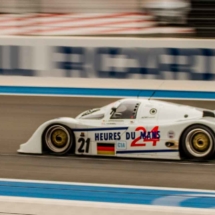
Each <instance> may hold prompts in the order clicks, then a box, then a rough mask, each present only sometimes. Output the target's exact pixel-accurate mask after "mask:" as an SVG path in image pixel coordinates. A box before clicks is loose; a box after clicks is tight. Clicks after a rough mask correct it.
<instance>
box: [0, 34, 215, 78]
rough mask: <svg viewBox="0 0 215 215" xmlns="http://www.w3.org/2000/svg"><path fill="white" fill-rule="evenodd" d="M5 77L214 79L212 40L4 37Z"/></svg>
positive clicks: (0, 54)
mask: <svg viewBox="0 0 215 215" xmlns="http://www.w3.org/2000/svg"><path fill="white" fill-rule="evenodd" d="M0 75H9V76H10V75H18V76H38V77H67V78H74V77H82V78H111V79H112V78H114V79H115V78H120V79H159V80H174V79H175V80H215V43H214V40H213V39H211V40H210V39H208V40H205V39H204V40H201V39H159V38H155V39H147V38H100V37H95V38H90V37H9V36H7V37H0Z"/></svg>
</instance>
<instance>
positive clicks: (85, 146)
mask: <svg viewBox="0 0 215 215" xmlns="http://www.w3.org/2000/svg"><path fill="white" fill-rule="evenodd" d="M78 142H79V143H81V145H80V147H79V148H78V152H79V153H89V148H90V138H87V139H86V140H85V139H84V138H83V137H80V138H79V139H78Z"/></svg>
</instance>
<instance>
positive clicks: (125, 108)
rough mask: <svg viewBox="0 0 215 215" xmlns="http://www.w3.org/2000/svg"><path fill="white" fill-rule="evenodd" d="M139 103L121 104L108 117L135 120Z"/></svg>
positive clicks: (128, 102) (133, 101)
mask: <svg viewBox="0 0 215 215" xmlns="http://www.w3.org/2000/svg"><path fill="white" fill-rule="evenodd" d="M139 106H140V103H139V102H137V101H135V100H131V101H125V102H122V103H121V104H120V105H119V106H118V107H117V108H116V111H114V113H113V114H112V116H111V117H110V118H111V119H136V116H137V111H138V108H139Z"/></svg>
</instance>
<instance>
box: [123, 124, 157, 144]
mask: <svg viewBox="0 0 215 215" xmlns="http://www.w3.org/2000/svg"><path fill="white" fill-rule="evenodd" d="M135 131H140V134H139V136H138V137H136V132H126V140H129V139H133V141H132V143H131V147H138V146H146V142H152V146H156V145H157V142H158V141H159V140H160V131H159V127H158V126H155V127H154V128H153V129H152V130H151V131H147V130H146V128H144V127H141V126H140V127H137V128H136V129H135ZM140 140H142V142H139V141H140Z"/></svg>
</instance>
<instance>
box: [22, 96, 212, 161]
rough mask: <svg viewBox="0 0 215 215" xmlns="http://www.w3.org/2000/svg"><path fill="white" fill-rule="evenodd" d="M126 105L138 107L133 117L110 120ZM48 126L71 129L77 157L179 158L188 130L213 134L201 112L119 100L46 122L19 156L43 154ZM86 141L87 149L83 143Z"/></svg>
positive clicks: (206, 118) (208, 120) (187, 108)
mask: <svg viewBox="0 0 215 215" xmlns="http://www.w3.org/2000/svg"><path fill="white" fill-rule="evenodd" d="M125 103H132V104H136V103H137V104H139V105H138V107H137V108H136V106H135V111H136V112H135V117H133V118H132V117H130V118H128V119H116V118H115V119H113V116H112V114H111V112H112V108H113V107H115V108H119V107H120V108H122V107H123V104H125ZM120 105H121V106H120ZM117 110H118V109H117ZM211 112H212V111H211ZM83 115H84V116H83ZM119 117H121V116H119ZM87 118H90V119H87ZM51 124H62V125H66V126H68V127H69V128H71V130H72V131H73V132H74V135H75V154H77V155H78V154H84V155H99V156H101V155H104V156H118V157H140V158H161V159H162V158H163V159H180V158H181V157H180V146H179V140H180V137H181V134H182V133H183V131H184V129H185V128H187V127H188V126H190V125H194V124H202V125H206V126H208V127H210V128H211V129H212V130H213V131H215V118H213V117H203V111H202V110H201V109H197V108H194V107H189V106H183V105H177V104H172V103H167V102H161V101H153V100H145V99H122V100H119V101H117V102H115V103H112V104H109V105H107V106H105V107H102V108H100V109H99V110H97V111H96V110H95V109H93V110H90V112H89V111H88V112H84V113H82V114H80V115H79V116H77V117H76V118H75V119H73V118H58V119H53V120H50V121H47V122H45V123H44V124H42V125H41V126H40V127H39V128H38V129H37V130H36V131H35V133H34V134H33V135H32V137H31V138H30V139H29V140H28V141H27V142H26V143H24V144H22V145H21V146H20V149H19V150H18V152H20V153H34V154H42V153H43V151H42V134H43V132H44V130H45V129H46V128H47V127H48V126H49V125H51ZM87 140H88V143H89V146H88V149H86V147H87V145H86V144H84V143H83V142H84V141H85V142H86V141H87ZM106 146H107V147H106Z"/></svg>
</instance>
